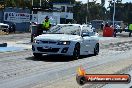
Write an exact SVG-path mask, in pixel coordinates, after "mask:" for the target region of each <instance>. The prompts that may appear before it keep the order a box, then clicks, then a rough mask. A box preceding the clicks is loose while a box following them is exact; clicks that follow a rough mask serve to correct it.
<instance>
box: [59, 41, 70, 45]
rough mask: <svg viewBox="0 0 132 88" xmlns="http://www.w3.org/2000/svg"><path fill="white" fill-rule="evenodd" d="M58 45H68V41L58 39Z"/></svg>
mask: <svg viewBox="0 0 132 88" xmlns="http://www.w3.org/2000/svg"><path fill="white" fill-rule="evenodd" d="M58 45H70V41H59V42H58Z"/></svg>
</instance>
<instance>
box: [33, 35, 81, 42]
mask: <svg viewBox="0 0 132 88" xmlns="http://www.w3.org/2000/svg"><path fill="white" fill-rule="evenodd" d="M35 39H37V40H55V41H70V40H77V39H80V36H79V35H68V34H42V35H39V36H37V37H35Z"/></svg>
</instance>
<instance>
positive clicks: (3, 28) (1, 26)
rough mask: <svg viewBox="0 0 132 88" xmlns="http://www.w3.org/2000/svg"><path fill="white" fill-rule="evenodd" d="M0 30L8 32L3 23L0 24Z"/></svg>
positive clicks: (7, 27)
mask: <svg viewBox="0 0 132 88" xmlns="http://www.w3.org/2000/svg"><path fill="white" fill-rule="evenodd" d="M0 30H2V31H4V32H9V25H8V24H4V23H0Z"/></svg>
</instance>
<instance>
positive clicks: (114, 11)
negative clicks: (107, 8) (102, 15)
mask: <svg viewBox="0 0 132 88" xmlns="http://www.w3.org/2000/svg"><path fill="white" fill-rule="evenodd" d="M114 21H115V0H114V11H113V28H114Z"/></svg>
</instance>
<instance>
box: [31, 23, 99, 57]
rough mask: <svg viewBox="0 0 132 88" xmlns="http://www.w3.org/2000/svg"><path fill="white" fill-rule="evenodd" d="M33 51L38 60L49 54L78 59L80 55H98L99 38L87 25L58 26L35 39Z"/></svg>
mask: <svg viewBox="0 0 132 88" xmlns="http://www.w3.org/2000/svg"><path fill="white" fill-rule="evenodd" d="M32 51H33V55H34V56H35V57H36V58H37V57H41V56H42V54H48V55H64V56H72V57H73V58H74V59H78V58H79V57H80V55H89V54H94V55H98V53H99V38H98V34H97V33H95V32H94V31H93V30H92V29H90V28H89V27H88V26H87V25H79V24H58V25H56V26H54V27H52V28H51V29H50V30H49V31H47V33H46V34H42V35H39V36H37V37H35V38H34V42H33V44H32Z"/></svg>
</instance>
